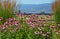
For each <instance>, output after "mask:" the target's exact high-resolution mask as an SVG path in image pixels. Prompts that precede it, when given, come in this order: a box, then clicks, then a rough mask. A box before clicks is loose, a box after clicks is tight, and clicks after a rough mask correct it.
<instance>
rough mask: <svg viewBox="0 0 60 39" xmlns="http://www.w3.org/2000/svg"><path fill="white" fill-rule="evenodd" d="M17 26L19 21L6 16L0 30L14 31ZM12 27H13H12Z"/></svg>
mask: <svg viewBox="0 0 60 39" xmlns="http://www.w3.org/2000/svg"><path fill="white" fill-rule="evenodd" d="M2 21H3V20H2ZM19 26H20V25H19V21H18V20H17V19H16V18H8V19H7V20H6V22H4V23H3V25H0V31H7V30H10V31H16V30H18V29H19ZM12 27H14V29H13V28H12Z"/></svg>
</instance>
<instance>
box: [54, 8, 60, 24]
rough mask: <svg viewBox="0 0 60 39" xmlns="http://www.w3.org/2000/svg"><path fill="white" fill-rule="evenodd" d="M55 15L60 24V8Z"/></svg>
mask: <svg viewBox="0 0 60 39" xmlns="http://www.w3.org/2000/svg"><path fill="white" fill-rule="evenodd" d="M54 15H55V21H56V23H59V22H60V8H58V9H57V10H56V11H55V13H54Z"/></svg>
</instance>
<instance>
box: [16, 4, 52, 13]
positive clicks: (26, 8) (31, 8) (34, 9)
mask: <svg viewBox="0 0 60 39" xmlns="http://www.w3.org/2000/svg"><path fill="white" fill-rule="evenodd" d="M51 6H52V4H51V3H45V4H39V5H33V4H24V5H17V6H16V7H17V9H18V10H21V12H26V13H40V12H41V11H42V10H44V11H45V13H52V9H51Z"/></svg>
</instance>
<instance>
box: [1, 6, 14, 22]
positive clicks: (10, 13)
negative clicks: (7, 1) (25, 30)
mask: <svg viewBox="0 0 60 39" xmlns="http://www.w3.org/2000/svg"><path fill="white" fill-rule="evenodd" d="M14 16H15V15H14V13H13V9H12V8H11V9H9V10H8V9H3V8H1V7H0V17H2V18H3V22H5V20H6V19H7V18H13V17H14Z"/></svg>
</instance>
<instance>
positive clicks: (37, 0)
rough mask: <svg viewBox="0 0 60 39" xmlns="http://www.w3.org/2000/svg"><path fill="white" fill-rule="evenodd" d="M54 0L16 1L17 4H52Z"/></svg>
mask: <svg viewBox="0 0 60 39" xmlns="http://www.w3.org/2000/svg"><path fill="white" fill-rule="evenodd" d="M53 1H54V0H16V3H17V4H43V3H52V2H53Z"/></svg>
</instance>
